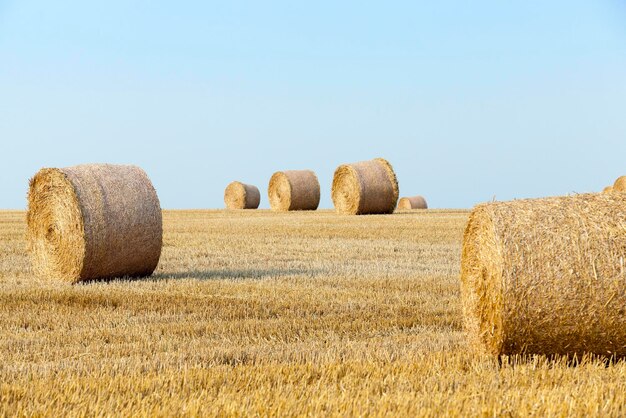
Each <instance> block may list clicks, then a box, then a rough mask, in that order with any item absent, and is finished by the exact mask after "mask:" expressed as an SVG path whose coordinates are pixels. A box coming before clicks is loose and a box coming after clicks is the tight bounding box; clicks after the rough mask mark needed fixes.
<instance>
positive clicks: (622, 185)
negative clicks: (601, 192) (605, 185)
mask: <svg viewBox="0 0 626 418" xmlns="http://www.w3.org/2000/svg"><path fill="white" fill-rule="evenodd" d="M613 191H615V192H626V176H622V177H618V179H617V180H615V183H614V184H613Z"/></svg>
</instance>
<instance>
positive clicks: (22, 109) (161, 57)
mask: <svg viewBox="0 0 626 418" xmlns="http://www.w3.org/2000/svg"><path fill="white" fill-rule="evenodd" d="M0 145H1V146H0V207H1V208H23V207H25V202H26V201H25V196H26V192H27V182H28V178H29V177H31V176H32V175H33V174H34V173H35V172H36V171H37V170H38V169H39V168H40V167H44V166H46V167H62V166H67V165H74V164H79V163H87V162H111V163H133V164H138V165H140V166H142V167H143V168H144V169H145V170H146V171H147V172H148V174H149V175H150V177H151V178H152V180H153V182H154V184H155V186H156V188H157V191H158V193H159V197H160V199H161V203H162V205H163V207H165V208H210V207H222V206H223V201H222V198H223V190H224V187H225V186H226V185H227V184H228V183H229V182H230V181H232V180H241V181H244V182H249V183H253V184H256V185H257V186H259V188H260V190H261V194H262V200H261V205H262V207H267V206H268V202H267V195H266V188H267V183H268V181H269V178H270V176H271V174H272V173H273V172H274V171H277V170H283V169H298V168H309V169H313V170H315V171H316V172H317V174H318V177H319V179H320V182H321V185H322V203H321V206H322V207H326V208H329V207H332V202H331V200H330V183H331V181H332V174H333V171H334V169H335V168H336V166H337V165H339V164H340V163H343V162H352V161H358V160H363V159H370V158H374V157H378V156H382V157H385V158H387V159H388V160H389V161H390V162H391V163H392V164H393V165H394V167H395V169H396V172H397V174H398V178H399V181H400V189H401V194H402V195H413V194H423V195H425V196H426V197H427V199H428V201H429V203H430V205H431V207H471V206H472V205H474V204H476V203H478V202H481V201H485V200H491V199H492V198H493V197H494V196H495V197H496V198H497V199H499V200H506V199H512V198H521V197H539V196H548V195H559V194H566V193H571V192H584V191H596V190H599V189H601V188H602V187H604V186H605V185H606V184H608V183H610V182H612V181H613V180H614V179H615V178H616V177H617V176H619V175H624V174H626V162H625V158H624V156H625V155H626V2H623V1H618V0H596V1H588V0H585V1H577V0H570V1H558V0H555V1H550V2H545V1H522V0H519V1H501V0H498V1H445V0H444V1H437V2H416V1H406V2H405V1H396V2H357V1H343V2H336V1H320V2H292V1H289V2H288V1H280V2H278V1H268V2H239V1H227V2H226V1H225V2H211V1H207V2H204V1H203V2H200V1H198V2H195V1H186V2H166V1H132V2H130V1H93V2H92V1H90V2H85V1H56V2H50V1H28V0H21V1H3V0H0Z"/></svg>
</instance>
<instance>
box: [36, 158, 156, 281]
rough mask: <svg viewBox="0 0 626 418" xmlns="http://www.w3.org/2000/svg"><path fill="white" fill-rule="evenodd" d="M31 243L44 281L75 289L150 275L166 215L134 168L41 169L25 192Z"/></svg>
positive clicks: (142, 173)
mask: <svg viewBox="0 0 626 418" xmlns="http://www.w3.org/2000/svg"><path fill="white" fill-rule="evenodd" d="M27 224H28V242H29V250H30V253H31V258H32V263H33V270H34V271H35V273H36V274H38V275H39V276H41V277H49V278H53V279H57V280H63V281H67V282H71V283H76V282H79V281H83V280H90V279H105V278H113V277H124V276H130V277H139V276H148V275H150V274H152V272H153V271H154V269H155V268H156V266H157V264H158V262H159V257H160V255H161V246H162V236H163V232H162V231H163V227H162V216H161V207H160V205H159V199H158V197H157V194H156V191H155V190H154V187H153V186H152V183H151V182H150V179H149V178H148V176H147V175H146V173H145V172H144V171H143V170H142V169H141V168H139V167H135V166H130V165H111V164H89V165H79V166H75V167H68V168H61V169H59V168H44V169H42V170H40V171H39V172H38V173H37V174H36V175H35V176H34V177H33V178H32V179H31V180H30V189H29V192H28V214H27Z"/></svg>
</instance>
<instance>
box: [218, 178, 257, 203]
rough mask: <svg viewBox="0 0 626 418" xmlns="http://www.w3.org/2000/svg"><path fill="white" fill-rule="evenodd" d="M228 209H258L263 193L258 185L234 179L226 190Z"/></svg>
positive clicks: (225, 197) (225, 196)
mask: <svg viewBox="0 0 626 418" xmlns="http://www.w3.org/2000/svg"><path fill="white" fill-rule="evenodd" d="M224 203H225V204H226V208H227V209H256V208H258V207H259V203H261V193H260V192H259V189H258V188H257V187H256V186H253V185H251V184H245V183H241V182H239V181H233V182H232V183H230V184H229V185H228V186H227V187H226V190H225V191H224Z"/></svg>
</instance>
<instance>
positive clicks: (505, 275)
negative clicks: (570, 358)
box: [461, 193, 626, 357]
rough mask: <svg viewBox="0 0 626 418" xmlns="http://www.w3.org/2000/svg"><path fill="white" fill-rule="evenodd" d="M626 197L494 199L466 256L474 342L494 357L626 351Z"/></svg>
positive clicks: (470, 232)
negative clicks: (501, 200)
mask: <svg viewBox="0 0 626 418" xmlns="http://www.w3.org/2000/svg"><path fill="white" fill-rule="evenodd" d="M625 263H626V194H623V193H610V194H597V193H596V194H585V195H577V196H568V197H555V198H547V199H535V200H517V201H512V202H501V203H487V204H482V205H478V206H476V207H475V208H474V210H473V211H472V213H471V214H470V218H469V223H468V225H467V228H466V230H465V236H464V241H463V255H462V263H461V281H462V305H463V311H464V317H465V324H466V329H467V331H468V336H469V337H470V340H471V342H472V345H473V346H474V347H476V348H478V349H479V351H483V352H487V353H490V354H493V355H501V354H507V355H510V354H546V355H558V354H564V355H573V354H583V353H591V354H598V355H607V356H619V357H622V356H624V355H626V268H625Z"/></svg>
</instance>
